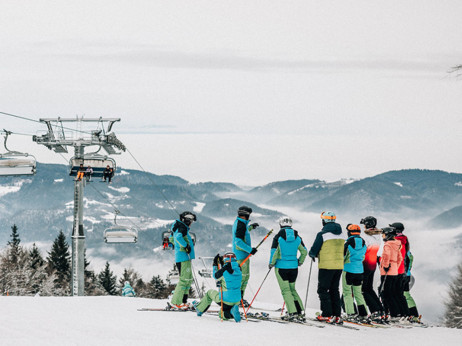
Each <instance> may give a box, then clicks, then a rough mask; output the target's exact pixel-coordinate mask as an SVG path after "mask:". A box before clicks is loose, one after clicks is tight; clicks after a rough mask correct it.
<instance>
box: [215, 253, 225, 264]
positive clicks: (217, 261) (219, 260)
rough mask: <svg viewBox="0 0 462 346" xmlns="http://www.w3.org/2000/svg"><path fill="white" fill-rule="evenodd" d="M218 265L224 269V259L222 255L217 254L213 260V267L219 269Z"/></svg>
mask: <svg viewBox="0 0 462 346" xmlns="http://www.w3.org/2000/svg"><path fill="white" fill-rule="evenodd" d="M218 264H220V266H221V267H223V257H221V256H220V254H217V255H216V256H215V257H214V258H213V265H214V266H215V267H218Z"/></svg>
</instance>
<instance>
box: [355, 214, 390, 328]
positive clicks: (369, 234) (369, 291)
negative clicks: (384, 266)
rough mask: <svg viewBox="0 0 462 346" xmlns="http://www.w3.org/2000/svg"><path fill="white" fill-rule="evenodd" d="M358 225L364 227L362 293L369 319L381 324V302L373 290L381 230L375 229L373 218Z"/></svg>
mask: <svg viewBox="0 0 462 346" xmlns="http://www.w3.org/2000/svg"><path fill="white" fill-rule="evenodd" d="M360 223H361V224H363V225H364V231H363V233H362V238H363V239H364V241H365V243H366V247H367V250H366V254H365V258H364V262H363V267H364V274H363V284H362V293H363V296H364V300H365V301H366V304H367V307H368V308H369V311H370V313H371V319H372V320H373V321H375V322H382V320H383V318H384V317H385V313H384V309H383V305H382V302H381V301H380V299H379V297H378V296H377V293H376V292H375V290H374V274H375V270H376V268H377V258H378V257H377V255H378V251H379V249H380V246H381V244H382V242H383V241H382V230H381V229H379V228H377V219H376V218H375V217H373V216H366V217H365V218H363V219H361V222H360Z"/></svg>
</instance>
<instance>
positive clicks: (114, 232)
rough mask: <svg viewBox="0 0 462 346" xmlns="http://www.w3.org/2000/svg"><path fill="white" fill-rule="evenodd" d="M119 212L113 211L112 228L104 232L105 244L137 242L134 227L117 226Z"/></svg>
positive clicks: (136, 232) (136, 233)
mask: <svg viewBox="0 0 462 346" xmlns="http://www.w3.org/2000/svg"><path fill="white" fill-rule="evenodd" d="M119 213H120V211H118V210H115V215H114V226H111V227H109V228H107V229H106V230H105V231H104V241H105V242H106V243H136V242H137V241H138V230H137V229H136V228H134V227H125V226H121V225H118V224H117V215H118V214H119Z"/></svg>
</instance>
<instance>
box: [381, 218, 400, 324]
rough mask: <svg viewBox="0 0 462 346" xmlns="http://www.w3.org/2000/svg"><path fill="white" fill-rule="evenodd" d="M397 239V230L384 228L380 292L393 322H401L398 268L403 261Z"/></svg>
mask: <svg viewBox="0 0 462 346" xmlns="http://www.w3.org/2000/svg"><path fill="white" fill-rule="evenodd" d="M395 237H396V228H394V227H384V228H382V238H383V241H384V244H383V253H382V257H381V260H380V275H381V278H380V280H381V281H380V291H381V292H382V301H383V305H384V307H385V309H386V310H388V311H389V312H390V316H391V321H394V322H396V321H399V319H400V316H399V313H400V307H399V304H400V300H399V296H398V295H399V287H398V286H399V282H398V268H399V266H400V265H401V262H402V261H403V256H402V255H401V242H400V241H399V240H397V239H395Z"/></svg>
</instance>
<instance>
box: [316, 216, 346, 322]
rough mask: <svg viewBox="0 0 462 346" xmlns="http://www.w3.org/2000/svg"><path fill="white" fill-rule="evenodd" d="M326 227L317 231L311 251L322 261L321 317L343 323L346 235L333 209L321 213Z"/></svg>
mask: <svg viewBox="0 0 462 346" xmlns="http://www.w3.org/2000/svg"><path fill="white" fill-rule="evenodd" d="M321 219H322V225H323V227H322V230H321V231H320V232H319V233H318V234H317V235H316V239H315V241H314V243H313V246H312V247H311V249H310V252H309V255H310V257H311V259H312V260H313V261H315V258H316V257H319V262H318V268H319V273H318V295H319V300H320V301H321V310H322V314H321V315H320V316H318V317H317V318H318V320H319V321H323V322H328V323H339V324H342V323H343V321H342V318H341V316H340V314H341V303H340V293H339V284H340V278H341V276H342V270H343V245H344V244H345V239H344V236H343V233H342V226H340V225H339V224H338V223H336V222H335V220H336V219H337V217H336V216H335V214H334V213H333V212H331V211H326V212H323V213H322V214H321Z"/></svg>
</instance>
